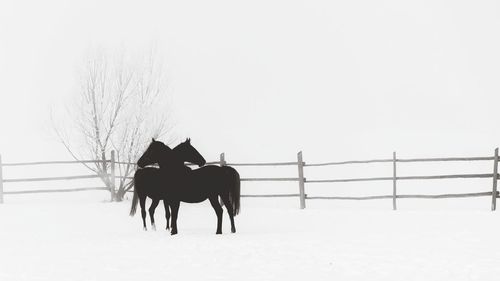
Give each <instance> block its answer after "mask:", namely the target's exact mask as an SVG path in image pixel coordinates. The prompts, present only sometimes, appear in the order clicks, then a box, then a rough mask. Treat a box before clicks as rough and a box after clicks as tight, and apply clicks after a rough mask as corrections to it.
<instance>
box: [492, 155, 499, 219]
mask: <svg viewBox="0 0 500 281" xmlns="http://www.w3.org/2000/svg"><path fill="white" fill-rule="evenodd" d="M493 161H494V162H493V192H492V194H491V210H492V211H495V210H496V208H497V180H498V147H497V148H495V157H494V159H493Z"/></svg>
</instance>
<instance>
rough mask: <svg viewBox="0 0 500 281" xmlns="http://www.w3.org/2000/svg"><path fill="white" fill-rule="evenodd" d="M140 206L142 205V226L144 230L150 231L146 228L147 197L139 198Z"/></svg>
mask: <svg viewBox="0 0 500 281" xmlns="http://www.w3.org/2000/svg"><path fill="white" fill-rule="evenodd" d="M139 204H140V205H141V215H142V225H143V227H144V230H148V229H147V228H146V196H140V197H139Z"/></svg>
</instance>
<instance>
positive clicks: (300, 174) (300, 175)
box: [0, 148, 499, 211]
mask: <svg viewBox="0 0 500 281" xmlns="http://www.w3.org/2000/svg"><path fill="white" fill-rule="evenodd" d="M450 161H453V162H465V161H491V162H492V164H493V167H492V172H491V173H482V174H447V175H432V176H424V175H422V176H398V175H397V166H398V163H410V162H450ZM84 163H85V164H87V163H103V164H104V163H109V164H110V169H109V170H110V173H109V174H105V175H95V174H94V175H77V176H65V177H46V178H18V179H9V178H3V174H2V170H3V167H8V166H34V165H59V164H84ZM373 163H392V176H385V177H369V178H340V179H307V178H306V176H305V173H304V170H305V169H304V168H307V167H320V166H335V165H337V166H338V165H353V164H373ZM127 164H131V163H127V162H118V161H115V152H114V151H112V152H111V158H110V160H106V161H102V160H84V161H46V162H28V163H2V158H1V155H0V203H3V197H4V194H5V195H8V194H27V193H49V192H73V191H86V190H107V191H109V192H111V196H112V198H113V196H114V193H115V179H117V178H120V177H121V176H119V175H116V174H115V166H116V165H127ZM207 164H217V165H221V166H223V165H228V166H233V167H239V166H240V167H241V166H253V167H256V166H297V177H286V178H241V181H243V182H259V181H262V182H263V181H266V182H297V183H298V188H299V189H298V193H292V194H266V195H262V194H254V195H250V194H242V195H241V196H242V197H263V198H277V197H298V198H299V202H300V208H301V209H304V208H305V207H306V200H315V199H330V200H372V199H391V201H392V208H393V210H396V209H397V199H405V198H423V199H440V198H463V197H480V196H489V197H491V210H492V211H494V210H495V209H496V200H497V198H498V197H499V192H498V190H497V180H498V178H499V175H498V148H496V149H495V152H494V155H493V156H489V157H449V158H407V159H404V158H403V159H402V158H397V157H396V152H393V154H392V158H387V159H374V160H359V161H342V162H327V163H306V162H304V160H303V157H302V152H299V153H297V161H293V162H277V163H231V162H227V161H226V159H225V155H224V153H222V154H220V159H219V161H213V162H207ZM103 177H108V179H109V181H110V182H111V188H108V187H84V188H64V189H61V188H60V189H43V190H23V191H4V189H3V187H4V183H12V182H38V181H59V180H77V179H92V178H103ZM126 178H127V179H131V177H126ZM459 178H461V179H464V178H491V179H492V190H491V191H484V192H475V193H454V194H438V195H423V194H413V195H412V194H405V195H398V193H397V183H398V181H406V180H436V179H459ZM369 181H389V182H392V194H390V195H376V196H359V197H349V196H307V194H306V192H305V184H306V183H307V184H321V183H339V182H369Z"/></svg>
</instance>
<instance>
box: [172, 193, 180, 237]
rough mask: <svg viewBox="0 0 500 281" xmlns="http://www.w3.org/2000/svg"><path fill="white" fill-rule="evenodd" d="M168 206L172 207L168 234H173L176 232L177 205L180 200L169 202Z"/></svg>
mask: <svg viewBox="0 0 500 281" xmlns="http://www.w3.org/2000/svg"><path fill="white" fill-rule="evenodd" d="M169 205H170V208H172V231H171V232H170V234H172V235H175V234H177V215H178V214H179V205H180V202H179V201H176V202H171V204H169Z"/></svg>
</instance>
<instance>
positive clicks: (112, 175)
mask: <svg viewBox="0 0 500 281" xmlns="http://www.w3.org/2000/svg"><path fill="white" fill-rule="evenodd" d="M115 179H116V175H115V151H114V150H111V167H110V174H109V181H110V185H109V189H110V191H111V201H114V200H115V184H116V181H115Z"/></svg>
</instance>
